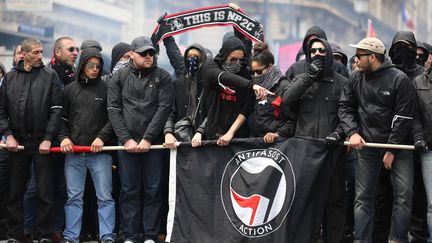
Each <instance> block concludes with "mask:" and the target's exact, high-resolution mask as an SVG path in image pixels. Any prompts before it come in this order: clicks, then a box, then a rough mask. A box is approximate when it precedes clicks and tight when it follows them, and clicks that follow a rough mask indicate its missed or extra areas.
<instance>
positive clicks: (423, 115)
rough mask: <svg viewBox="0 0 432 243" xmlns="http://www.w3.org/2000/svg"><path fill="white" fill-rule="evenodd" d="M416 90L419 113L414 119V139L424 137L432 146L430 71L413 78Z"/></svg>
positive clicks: (431, 77) (431, 85) (431, 74)
mask: <svg viewBox="0 0 432 243" xmlns="http://www.w3.org/2000/svg"><path fill="white" fill-rule="evenodd" d="M414 87H415V88H416V90H417V98H418V105H419V110H418V111H419V113H418V115H417V116H416V119H415V121H414V124H415V125H414V130H415V131H416V132H415V135H414V140H415V141H418V140H420V139H425V140H426V142H427V143H428V145H429V146H432V71H431V70H429V71H428V72H425V73H423V74H422V75H420V76H418V77H417V78H415V79H414Z"/></svg>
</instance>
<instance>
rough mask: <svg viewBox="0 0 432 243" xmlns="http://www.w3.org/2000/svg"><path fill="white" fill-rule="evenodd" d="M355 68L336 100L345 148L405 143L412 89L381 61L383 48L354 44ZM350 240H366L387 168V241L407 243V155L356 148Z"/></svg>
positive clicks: (370, 42) (372, 41)
mask: <svg viewBox="0 0 432 243" xmlns="http://www.w3.org/2000/svg"><path fill="white" fill-rule="evenodd" d="M351 46H353V47H355V48H357V50H356V56H357V58H358V63H357V66H358V70H357V71H354V72H353V73H352V74H351V77H350V79H349V81H348V83H347V85H346V86H345V88H344V91H343V93H342V95H341V98H340V108H339V118H340V120H341V124H342V127H343V130H344V133H345V134H346V135H347V136H348V137H349V142H350V144H351V145H350V146H351V147H353V148H355V149H360V148H362V147H364V145H365V143H366V141H367V142H374V143H389V144H406V143H407V142H408V141H409V139H410V136H411V127H412V121H413V116H414V109H415V103H414V102H415V100H414V98H415V90H414V87H413V85H412V81H411V80H410V79H409V77H408V76H407V75H406V74H405V73H403V72H402V71H400V70H399V69H397V68H396V67H395V66H394V65H392V63H391V62H390V60H388V59H386V58H385V56H384V54H385V47H384V44H383V43H382V42H381V41H380V40H379V39H377V38H365V39H363V40H361V41H360V42H359V43H358V44H356V45H351ZM357 153H358V163H357V167H356V172H355V173H356V177H355V180H356V186H355V188H356V198H355V205H354V219H355V240H358V241H359V242H371V241H372V232H373V218H374V211H375V210H374V208H375V188H376V185H377V182H378V179H379V175H380V170H381V167H382V166H384V167H385V168H386V169H387V170H391V181H392V186H393V212H392V221H391V229H390V235H389V238H388V240H389V241H395V242H407V241H408V236H407V235H408V226H409V224H410V219H411V207H412V196H413V188H412V187H413V177H414V176H413V170H414V169H413V164H412V153H411V152H410V151H402V150H401V151H399V150H390V149H376V148H363V149H362V150H357Z"/></svg>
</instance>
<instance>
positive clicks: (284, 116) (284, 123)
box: [254, 76, 295, 137]
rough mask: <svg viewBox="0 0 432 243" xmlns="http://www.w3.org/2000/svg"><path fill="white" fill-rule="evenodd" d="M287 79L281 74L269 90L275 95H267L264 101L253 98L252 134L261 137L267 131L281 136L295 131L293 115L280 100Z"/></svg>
mask: <svg viewBox="0 0 432 243" xmlns="http://www.w3.org/2000/svg"><path fill="white" fill-rule="evenodd" d="M288 85H289V81H288V80H287V79H286V78H285V77H284V76H283V77H282V78H280V79H279V82H277V83H276V84H275V85H274V86H273V87H272V88H271V89H270V91H271V92H272V93H275V95H269V96H267V99H266V100H264V101H260V100H255V109H254V136H259V137H262V136H264V135H266V134H267V133H269V132H274V133H277V134H279V136H281V137H292V136H294V133H295V120H294V119H295V115H294V114H293V113H292V112H291V111H290V110H289V109H288V106H287V105H286V104H285V103H284V102H282V99H281V95H282V92H283V91H284V90H285V89H286V87H288Z"/></svg>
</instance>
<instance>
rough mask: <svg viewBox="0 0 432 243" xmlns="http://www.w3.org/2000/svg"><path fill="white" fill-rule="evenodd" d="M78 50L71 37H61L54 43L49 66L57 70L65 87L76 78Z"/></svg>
mask: <svg viewBox="0 0 432 243" xmlns="http://www.w3.org/2000/svg"><path fill="white" fill-rule="evenodd" d="M78 52H79V48H78V47H76V44H75V41H74V40H73V39H72V38H71V37H68V36H64V37H60V38H58V39H57V40H56V41H55V43H54V49H53V53H54V55H53V57H52V58H51V62H50V63H49V64H48V67H49V68H52V69H54V71H56V73H57V75H58V76H59V78H60V81H61V82H62V86H63V87H64V86H66V85H68V84H69V83H71V82H73V81H74V80H75V77H74V76H75V60H76V59H77V56H78Z"/></svg>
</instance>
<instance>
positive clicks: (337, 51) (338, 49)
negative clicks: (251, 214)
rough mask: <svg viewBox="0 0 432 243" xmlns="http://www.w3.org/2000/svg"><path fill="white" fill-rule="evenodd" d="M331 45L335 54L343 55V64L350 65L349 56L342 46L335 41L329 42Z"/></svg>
mask: <svg viewBox="0 0 432 243" xmlns="http://www.w3.org/2000/svg"><path fill="white" fill-rule="evenodd" d="M329 43H330V46H331V48H332V51H333V55H336V54H337V55H339V56H340V57H341V61H342V63H343V65H345V66H347V65H348V56H347V55H346V54H345V53H344V52H343V50H342V48H341V47H340V46H339V45H338V44H336V43H334V42H329Z"/></svg>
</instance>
